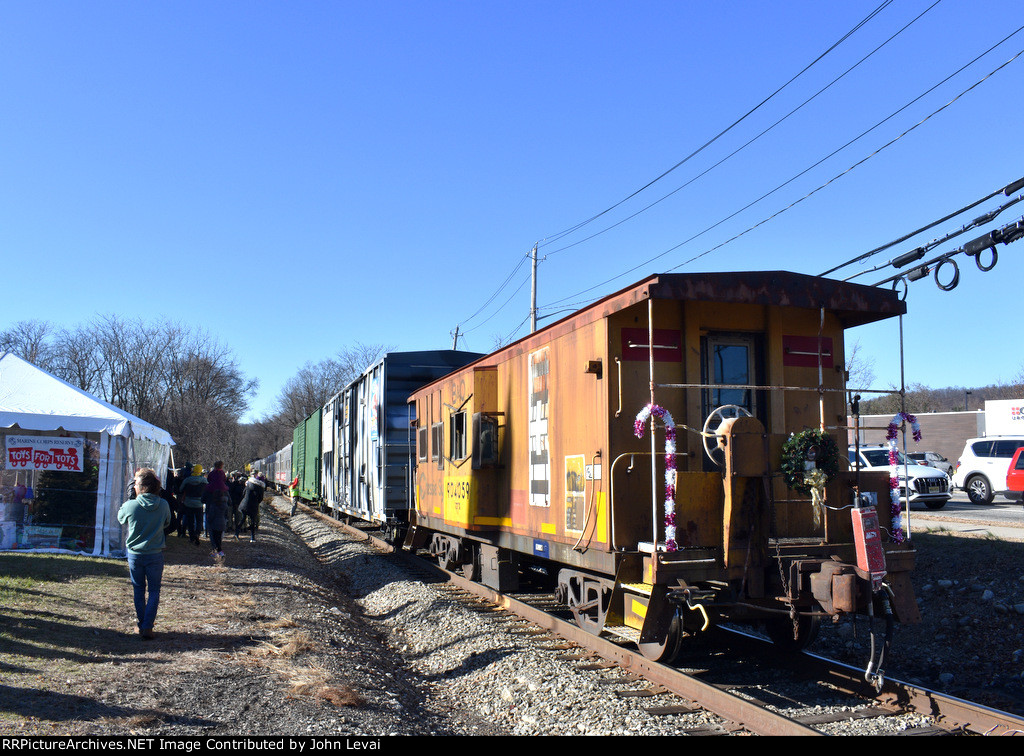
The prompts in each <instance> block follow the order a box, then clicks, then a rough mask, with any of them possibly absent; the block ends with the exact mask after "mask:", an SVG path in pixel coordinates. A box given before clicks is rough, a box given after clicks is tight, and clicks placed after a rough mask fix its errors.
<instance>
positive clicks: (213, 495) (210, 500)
mask: <svg viewBox="0 0 1024 756" xmlns="http://www.w3.org/2000/svg"><path fill="white" fill-rule="evenodd" d="M230 511H231V505H230V503H229V501H228V494H227V492H226V491H223V492H217V491H209V490H207V492H206V528H207V531H208V532H209V534H210V545H211V546H213V552H212V553H211V554H210V556H212V557H222V556H224V546H223V537H224V526H225V523H226V522H227V515H228V512H230Z"/></svg>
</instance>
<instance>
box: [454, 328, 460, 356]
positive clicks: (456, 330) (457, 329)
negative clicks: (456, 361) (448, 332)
mask: <svg viewBox="0 0 1024 756" xmlns="http://www.w3.org/2000/svg"><path fill="white" fill-rule="evenodd" d="M458 348H459V327H458V326H455V334H454V335H453V338H452V351H453V352H454V351H455V350H456V349H458Z"/></svg>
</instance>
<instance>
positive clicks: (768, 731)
mask: <svg viewBox="0 0 1024 756" xmlns="http://www.w3.org/2000/svg"><path fill="white" fill-rule="evenodd" d="M304 510H305V511H307V512H309V513H311V514H314V515H318V516H319V517H320V518H321V519H322V520H323V521H324V522H325V523H327V524H329V525H331V526H334V527H337V528H340V529H342V530H344V531H345V532H347V533H349V534H351V535H352V536H354V537H356V538H357V539H361V540H365V541H366V542H367V543H369V544H372V545H373V546H375V547H376V548H378V549H380V550H382V551H387V552H394V553H396V554H400V555H402V556H403V557H407V558H408V561H409V565H410V567H411V568H413V569H415V570H416V571H417V572H419V573H420V574H421V575H422V576H423V577H424V579H425V581H428V582H434V583H437V582H438V581H439V580H443V582H442V583H439V585H438V587H440V588H441V589H442V590H444V591H445V592H447V593H448V594H449V595H451V596H453V597H456V598H459V599H460V601H461V603H462V604H463V605H464V606H467V607H469V608H471V609H473V610H474V611H478V612H482V613H487V614H490V615H492V616H494V617H496V618H501V619H505V620H507V621H509V622H510V623H516V625H515V627H514V628H510V632H514V633H516V634H529V635H533V636H535V638H536V640H537V642H538V643H540V644H541V647H542V648H546V649H548V650H550V651H552V652H553V653H555V654H558V655H559V656H560V657H561V658H563V659H566V660H569V661H573V662H574V663H576V664H577V665H578V666H579V667H581V668H584V669H593V670H595V671H596V670H612V669H617V670H619V674H618V675H617V676H615V677H611V678H608V679H607V680H602V683H604V684H608V685H614V686H616V687H617V688H618V689H617V690H616V691H615V692H616V695H620V696H622V697H631V698H637V699H640V700H646V701H650V705H645V707H644V708H645V711H647V712H648V713H651V714H665V715H670V714H681V713H690V712H694V711H701V710H703V711H707V712H710V713H712V714H714V715H715V716H716V717H718V719H719V720H720V723H719V724H718V725H716V726H715V727H714V728H710V729H708V728H702V729H695V730H693V731H691V734H712V733H715V734H721V733H730V732H747V733H752V734H762V735H821V734H823V730H828V729H833V730H835V729H837V725H841V724H842V723H844V722H846V723H850V722H854V721H857V720H864V719H874V718H879V717H898V716H905V715H907V714H918V715H923V716H925V717H927V724H923V725H920V724H919V725H915V726H914V727H911V728H908V729H905V730H904V731H903V733H902V734H906V735H934V734H964V735H966V734H976V735H1015V734H1019V735H1024V717H1020V716H1017V715H1014V714H1011V713H1007V712H1003V711H999V710H996V709H993V708H990V707H986V706H981V705H978V704H974V703H971V702H969V701H964V700H962V699H958V698H954V697H951V696H947V695H944V694H942V693H939V692H937V691H932V690H928V689H926V688H922V687H920V686H915V685H911V684H909V683H905V682H902V681H899V680H895V679H887V680H886V681H885V684H884V686H883V688H882V690H881V692H878V693H876V692H875V691H874V689H873V688H871V687H870V686H869V685H868V684H867V683H866V682H865V681H864V679H863V671H862V670H859V669H856V668H853V667H849V666H847V665H843V664H840V663H837V662H834V661H831V660H828V659H825V658H823V657H820V656H816V655H814V654H808V653H804V654H802V655H799V656H797V657H795V658H794V660H793V661H791V662H790V663H789V666H790V667H791V669H790V674H792V675H793V676H794V677H796V678H802V679H803V680H804V681H805V682H806V681H807V680H813V681H817V684H818V685H820V686H822V689H823V691H824V690H832V691H838V692H840V693H842V694H846V695H849V696H856V697H858V698H859V699H860V701H861V702H862V704H861V705H859V706H854V707H850V706H846V707H843V710H842V711H830V712H827V713H811V714H798V715H795V716H787V715H785V714H783V713H780V711H779V709H781V710H783V711H784V710H785V709H787V708H793V707H791V706H787V705H786V703H787V702H786V699H787V694H786V693H785V692H783V693H778V692H776V691H774V690H773V687H772V686H763V685H759V684H758V685H752V684H749V683H747V684H744V683H736V682H730V681H729V676H728V673H726V672H723V671H722V670H728V669H731V668H735V667H736V666H738V665H739V663H740V660H744V662H745V663H746V662H749V661H750V659H752V658H753V659H758V658H761V659H764V658H765V657H766V656H767V657H773V661H772V669H773V670H775V671H778V670H779V669H781V668H783V667H784V666H786V665H784V664H780V663H779V661H778V659H777V658H774V657H777V655H770V654H765V653H764V644H765V643H766V642H765V641H761V640H758V639H755V638H752V637H744V636H740V635H737V636H735V637H733V636H730V638H729V640H728V641H727V642H726V643H725V645H726V646H727V647H730V648H732V649H733V654H732V656H731V657H730V658H726V659H724V660H722V661H721V662H719V663H718V664H717V665H716V667H717V668H718V671H717V672H715V671H712V670H708V669H703V668H700V669H692V668H691V669H687V668H686V667H685V664H686V659H685V658H684V659H683V661H682V665H683V666H681V667H669V666H665V665H662V664H658V663H656V662H652V661H651V660H649V659H647V658H645V657H643V656H642V655H641V654H640V653H639V652H637V651H636V650H635V649H634V648H632V647H631V646H630V645H629V644H624V643H623V642H621V640H618V639H616V640H613V639H610V638H606V637H603V636H595V635H592V634H591V633H589V632H586V631H585V630H583V629H581V628H580V627H578V626H577V625H575V624H573V623H572V622H570V621H568V619H566V618H565V616H560V614H561V615H564V614H565V612H564V611H562V610H564V607H562V606H560V605H559V604H557V603H555V602H554V601H553V600H552V599H551V598H550V597H549V596H542V595H537V594H528V595H527V594H517V595H504V594H500V593H498V592H497V591H494V590H492V589H490V588H488V587H486V586H483V585H481V584H479V583H475V582H472V581H470V580H467V579H466V578H465V577H463V576H461V575H459V574H456V573H452V572H448V571H445V570H442V569H441V568H440V567H439V566H437V564H436V563H435V562H434V561H432V560H430V561H426V560H424V559H422V558H418V557H415V556H414V555H411V554H408V553H407V552H402V551H400V550H399V551H396V550H395V549H394V548H393V547H392V546H391V545H390V544H388V543H387V542H386V541H384V540H383V539H381V538H378V537H376V536H375V535H374V534H373V533H368V532H367V531H365V530H362V529H360V528H357V527H353V526H351V525H348V524H346V523H343V522H339V521H337V520H334V519H332V518H330V517H326V516H324V515H322V514H320V513H318V512H316V511H315V510H311V509H305V508H304ZM442 575H443V578H442V577H439V576H442ZM694 660H695V661H696V662H697V663H698V666H700V665H701V664H702V663H703V662H704V661H707V658H706V657H705V656H699V657H694ZM730 665H732V666H730Z"/></svg>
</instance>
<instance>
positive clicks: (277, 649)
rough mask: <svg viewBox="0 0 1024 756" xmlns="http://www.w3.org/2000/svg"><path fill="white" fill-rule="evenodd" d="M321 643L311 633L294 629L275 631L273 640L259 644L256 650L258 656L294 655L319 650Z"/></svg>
mask: <svg viewBox="0 0 1024 756" xmlns="http://www.w3.org/2000/svg"><path fill="white" fill-rule="evenodd" d="M317 648H319V645H318V644H317V643H316V642H315V641H314V640H313V638H312V637H311V636H310V635H309V633H307V632H305V631H301V630H298V631H296V630H292V631H290V632H286V633H274V638H273V640H272V641H269V642H264V643H261V644H260V645H259V647H258V648H257V650H256V651H255V652H254V653H255V654H256V655H257V656H264V657H266V656H277V657H294V656H299V655H301V654H305V653H310V652H312V651H315V650H317Z"/></svg>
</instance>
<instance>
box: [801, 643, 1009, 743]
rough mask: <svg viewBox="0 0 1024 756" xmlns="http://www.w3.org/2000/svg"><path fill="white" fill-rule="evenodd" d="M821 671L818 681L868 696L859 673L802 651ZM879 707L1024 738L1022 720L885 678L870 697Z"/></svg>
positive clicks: (945, 724)
mask: <svg viewBox="0 0 1024 756" xmlns="http://www.w3.org/2000/svg"><path fill="white" fill-rule="evenodd" d="M804 656H805V657H806V658H807V659H810V660H813V661H814V662H815V663H816V665H818V668H819V669H820V670H822V672H823V674H822V675H821V678H822V679H823V680H826V681H827V682H829V683H831V684H833V685H835V686H836V687H837V688H840V689H842V690H845V691H847V692H850V693H858V694H862V695H869V696H870V694H868V693H866V690H865V688H866V687H867V684H866V683H865V682H864V673H863V670H859V669H857V668H855V667H852V666H849V665H847V664H843V663H842V662H837V661H834V660H832V659H826V658H825V657H822V656H818V655H817V654H813V653H809V652H806V651H805V652H804ZM874 698H875V700H876V701H877V702H878V703H880V704H882V705H891V706H898V707H900V708H902V709H911V710H913V711H916V712H919V713H921V714H927V715H929V716H932V717H935V719H936V721H937V722H938V723H939V724H940V725H941V726H943V727H945V728H948V729H951V730H957V729H962V730H964V731H966V732H973V733H977V734H979V735H1024V717H1020V716H1018V715H1016V714H1012V713H1010V712H1006V711H1000V710H999V709H993V708H991V707H989V706H983V705H981V704H976V703H972V702H970V701H965V700H964V699H962V698H956V697H955V696H949V695H946V694H944V693H939V692H937V691H934V690H929V689H928V688H922V687H919V686H917V685H912V684H910V683H907V682H903V681H901V680H898V679H895V678H892V677H887V678H886V680H885V683H884V685H883V686H882V691H881V692H880V693H878V694H877V695H875V696H874Z"/></svg>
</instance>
